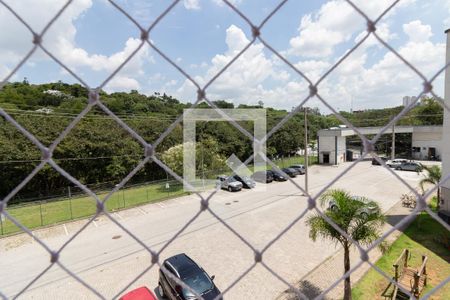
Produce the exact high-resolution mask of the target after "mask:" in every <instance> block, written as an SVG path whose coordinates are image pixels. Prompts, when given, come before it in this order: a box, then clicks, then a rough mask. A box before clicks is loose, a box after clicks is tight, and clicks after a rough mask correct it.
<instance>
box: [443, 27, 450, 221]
mask: <svg viewBox="0 0 450 300" xmlns="http://www.w3.org/2000/svg"><path fill="white" fill-rule="evenodd" d="M445 33H446V34H447V54H446V60H445V61H446V64H449V63H450V29H447V31H446V32H445ZM444 85H445V95H444V101H445V103H446V105H447V106H448V107H450V67H448V66H447V69H446V70H445V83H444ZM442 130H443V131H442V145H443V146H444V147H443V148H442V178H445V177H447V176H448V175H449V174H450V112H449V111H448V110H446V109H444V126H443V129H442ZM441 210H442V211H444V212H446V213H447V214H450V180H447V181H446V182H444V183H443V184H442V199H441Z"/></svg>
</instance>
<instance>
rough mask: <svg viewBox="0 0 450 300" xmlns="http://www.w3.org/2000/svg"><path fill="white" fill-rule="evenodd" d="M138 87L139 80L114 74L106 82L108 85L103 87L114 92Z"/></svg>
mask: <svg viewBox="0 0 450 300" xmlns="http://www.w3.org/2000/svg"><path fill="white" fill-rule="evenodd" d="M139 88H140V84H139V82H138V81H137V80H136V79H134V78H130V77H126V76H121V75H116V76H114V77H113V79H111V81H110V82H108V85H107V86H106V87H105V90H106V91H107V92H116V91H121V92H122V91H130V90H138V89H139Z"/></svg>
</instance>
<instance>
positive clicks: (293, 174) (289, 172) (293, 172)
mask: <svg viewBox="0 0 450 300" xmlns="http://www.w3.org/2000/svg"><path fill="white" fill-rule="evenodd" d="M281 171H283V172H284V173H286V174H287V175H288V176H289V177H292V178H293V177H297V175H300V173H299V172H298V171H297V170H296V169H292V168H283V169H281Z"/></svg>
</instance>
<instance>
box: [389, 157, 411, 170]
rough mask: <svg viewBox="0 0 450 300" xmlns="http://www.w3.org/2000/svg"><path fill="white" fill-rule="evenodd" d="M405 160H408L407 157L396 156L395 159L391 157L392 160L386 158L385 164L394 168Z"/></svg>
mask: <svg viewBox="0 0 450 300" xmlns="http://www.w3.org/2000/svg"><path fill="white" fill-rule="evenodd" d="M405 162H408V160H407V159H401V158H396V159H393V160H388V161H387V162H386V165H388V166H389V167H391V168H396V167H398V166H400V165H401V164H403V163H405Z"/></svg>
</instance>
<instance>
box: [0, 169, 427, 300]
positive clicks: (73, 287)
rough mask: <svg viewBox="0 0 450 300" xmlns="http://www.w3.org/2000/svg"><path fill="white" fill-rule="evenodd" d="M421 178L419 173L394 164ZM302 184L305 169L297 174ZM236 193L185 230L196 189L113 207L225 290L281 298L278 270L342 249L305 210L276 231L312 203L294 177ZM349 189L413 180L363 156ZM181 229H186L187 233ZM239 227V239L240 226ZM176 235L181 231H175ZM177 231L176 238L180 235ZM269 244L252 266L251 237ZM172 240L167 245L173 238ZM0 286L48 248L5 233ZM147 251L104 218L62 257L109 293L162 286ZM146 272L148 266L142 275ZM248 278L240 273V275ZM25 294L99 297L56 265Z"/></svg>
mask: <svg viewBox="0 0 450 300" xmlns="http://www.w3.org/2000/svg"><path fill="white" fill-rule="evenodd" d="M349 166H350V163H345V164H342V165H340V166H338V167H335V166H313V167H311V168H310V170H309V171H310V177H309V182H310V186H309V191H310V193H311V194H312V195H315V194H316V193H317V192H319V191H320V190H321V189H322V188H323V187H324V186H326V185H327V184H329V183H330V182H331V181H332V180H333V179H334V178H336V177H337V176H338V175H339V174H340V173H342V172H343V171H344V170H345V169H346V168H348V167H349ZM395 172H396V173H397V174H399V176H401V177H402V178H403V179H404V180H405V181H407V182H408V183H409V184H411V185H413V186H417V184H418V181H419V180H420V175H418V174H417V173H415V172H402V171H395ZM294 180H295V181H296V182H297V183H298V184H299V185H301V186H303V185H304V176H297V178H295V179H294ZM258 186H261V184H258V185H257V188H256V189H253V190H243V191H241V192H236V193H230V192H227V191H219V193H218V194H217V195H215V196H214V197H213V198H212V200H211V204H210V208H211V210H212V211H213V212H214V214H216V215H217V216H219V217H220V218H221V219H222V220H223V222H226V224H227V226H228V227H227V226H225V225H224V224H222V222H220V221H219V220H218V219H217V218H216V217H215V216H214V215H212V214H211V213H209V212H208V211H206V212H203V213H201V214H200V215H199V216H198V218H197V219H196V220H195V221H194V222H192V223H191V224H190V225H189V226H188V227H187V228H183V227H184V225H185V224H187V223H188V222H189V221H190V220H191V219H192V218H193V217H194V216H195V215H196V213H197V212H198V211H199V209H200V204H199V199H198V197H197V196H195V195H190V196H184V197H180V198H176V199H172V200H168V201H165V202H161V203H157V204H151V205H145V206H141V207H138V208H134V209H130V210H126V211H121V212H118V213H114V214H112V216H113V217H115V218H116V219H117V220H118V221H119V222H120V223H121V224H123V225H124V226H125V227H126V228H127V229H128V230H129V231H131V232H132V233H133V234H134V235H135V236H136V237H137V238H138V239H139V240H141V241H142V242H143V243H144V244H145V245H146V246H148V247H149V248H151V249H153V250H156V251H158V250H160V249H162V248H163V247H164V250H163V252H162V254H161V259H164V258H165V257H169V256H171V255H173V254H176V253H180V252H185V253H187V254H188V255H189V256H190V257H192V258H193V259H194V260H196V261H197V262H198V263H199V264H200V265H201V266H202V267H203V268H204V269H205V270H206V271H207V272H208V273H209V274H210V275H215V276H216V279H215V283H216V284H217V286H218V287H219V288H220V289H221V290H222V291H223V292H224V291H225V292H226V293H225V296H224V297H225V298H227V299H274V298H276V296H277V295H278V294H279V293H281V292H282V291H283V290H285V289H286V288H287V286H286V284H285V283H283V282H282V281H281V280H280V279H279V278H278V277H280V278H283V279H284V280H285V281H287V282H289V283H294V282H296V281H298V280H299V279H300V278H302V277H303V276H304V275H306V274H307V273H308V272H310V271H311V270H312V269H313V268H314V267H316V266H317V265H318V264H320V263H321V262H323V261H324V260H325V259H326V258H328V257H329V256H330V255H332V254H333V253H335V251H336V250H337V249H336V248H335V245H334V244H332V243H329V242H325V241H321V240H318V241H317V242H315V243H314V242H312V241H311V240H310V238H309V237H308V228H307V227H306V225H305V218H307V217H308V215H310V214H311V212H308V213H307V214H306V215H305V216H304V217H303V218H302V219H301V220H299V221H298V222H296V223H295V224H293V226H292V227H291V228H290V229H289V230H288V231H286V232H285V233H284V234H283V235H282V236H281V237H279V238H277V236H278V234H280V232H282V231H283V230H284V229H285V228H286V227H287V226H289V225H290V224H291V223H292V222H293V221H294V220H295V219H296V218H297V217H298V216H299V215H300V214H301V213H302V212H304V211H305V209H306V208H307V202H306V198H305V197H304V196H302V193H301V192H300V191H299V190H298V189H297V188H296V187H295V186H294V185H293V184H292V183H290V182H289V181H287V182H273V183H270V184H268V185H267V189H265V190H261V189H259V188H258ZM337 187H339V188H344V189H346V190H348V191H350V192H351V193H352V194H354V195H360V196H367V197H369V198H371V199H373V200H376V201H378V202H379V203H380V204H381V206H382V207H383V209H384V210H387V209H389V208H390V207H392V206H393V205H394V204H395V203H396V202H398V201H399V199H400V196H401V194H402V193H405V192H408V188H407V187H406V186H405V185H403V183H401V182H400V181H398V180H397V179H396V178H395V177H394V176H393V175H392V174H391V173H390V172H389V171H388V170H386V169H384V168H382V167H380V166H372V165H371V163H370V162H361V163H359V164H357V165H356V166H355V167H354V168H352V169H351V170H350V171H349V172H348V173H347V174H345V175H344V176H343V177H341V178H340V179H339V180H338V181H337V182H336V183H335V184H334V185H333V188H337ZM86 222H87V220H84V221H78V222H73V223H69V224H66V225H64V226H63V225H58V226H56V227H54V228H52V229H46V230H41V231H37V232H36V235H37V236H39V237H42V238H43V241H44V242H45V243H46V244H47V245H49V247H50V248H51V249H58V248H59V247H61V245H63V244H64V242H65V241H67V240H68V239H69V238H70V237H71V235H73V234H74V233H75V232H76V231H77V230H78V229H79V228H80V227H81V226H82V225H83V224H84V223H86ZM181 230H182V232H180V231H181ZM232 230H233V231H235V232H238V233H239V234H240V235H241V237H238V236H236V235H235V234H234V233H233V232H232ZM177 234H178V235H177ZM175 235H177V237H176V239H174V240H172V238H173V237H174V236H175ZM242 239H243V240H245V241H246V242H248V243H249V244H251V245H252V246H253V247H255V248H256V249H262V248H264V247H265V246H266V245H268V244H269V243H270V242H271V241H273V240H274V239H275V240H276V241H275V242H274V243H273V244H272V245H271V246H270V247H269V248H268V250H267V251H266V252H265V253H264V255H263V262H264V264H265V265H266V266H267V267H268V268H269V269H267V268H265V267H264V266H263V265H262V264H256V265H254V253H253V251H252V250H251V249H250V247H248V245H247V244H246V243H245V242H244V241H243V240H242ZM168 241H171V243H170V244H169V245H168V246H167V247H165V245H166V243H167V242H168ZM0 251H1V253H2V254H1V257H2V259H1V260H0V269H1V270H2V272H1V273H0V292H1V293H3V294H5V295H6V296H7V297H13V296H14V295H16V294H17V293H18V292H19V291H21V290H22V289H23V288H24V287H25V286H26V285H27V284H29V283H30V282H31V281H32V280H33V279H34V278H35V277H36V276H38V274H39V273H41V272H42V271H43V270H44V269H46V268H47V267H48V266H49V255H48V253H47V252H46V251H45V250H44V249H43V248H42V247H41V246H40V245H39V244H38V243H36V242H32V241H31V238H30V237H27V236H23V235H21V236H14V237H9V238H5V239H2V240H0ZM150 260H151V257H150V255H149V253H148V252H147V251H146V250H145V249H144V248H143V247H142V246H141V245H140V244H139V243H137V242H136V241H135V240H134V239H132V238H131V237H129V236H128V235H127V233H125V232H124V231H123V230H121V229H120V228H119V227H117V225H115V224H114V223H112V222H111V221H109V220H107V219H106V218H105V217H100V218H98V219H97V220H96V221H95V222H93V223H92V224H90V225H89V226H88V227H87V228H86V229H85V230H84V231H83V232H82V233H81V234H80V235H79V236H77V237H76V238H75V239H74V240H73V241H72V242H71V243H70V244H69V245H68V246H67V247H66V248H65V249H64V250H63V251H62V253H61V256H60V262H61V263H62V264H63V265H64V266H65V267H66V268H67V269H69V270H70V271H71V272H73V273H75V274H77V276H79V277H80V278H81V279H82V280H83V281H85V282H86V283H87V284H89V285H90V286H92V287H93V288H95V289H96V290H97V291H98V292H99V293H100V294H102V295H103V296H104V297H105V298H112V297H113V296H115V295H116V294H117V293H119V292H120V291H121V290H122V289H124V288H125V287H126V286H127V285H128V283H129V282H130V281H132V280H133V279H134V278H136V277H137V276H139V275H142V276H141V277H140V278H139V279H138V280H137V281H136V282H135V283H134V284H133V285H132V287H137V286H140V285H147V286H148V287H150V288H152V289H155V288H156V287H157V284H158V267H157V266H154V267H153V268H151V269H150V270H148V271H147V272H145V273H143V272H144V271H145V270H146V269H147V268H148V267H149V266H150V264H151V262H150ZM142 273H143V274H142ZM241 276H242V277H241ZM22 298H23V299H96V298H97V296H96V295H94V294H93V293H92V292H90V291H89V290H88V289H86V288H85V287H84V286H83V285H81V284H80V283H78V282H77V281H76V280H75V279H74V278H72V277H71V276H70V275H69V274H67V273H66V272H65V271H63V270H62V269H61V268H60V267H59V266H57V265H54V266H53V267H52V268H51V269H50V270H49V271H48V272H46V273H45V274H44V275H43V276H42V277H41V278H40V279H38V280H37V281H36V282H34V284H33V285H32V286H31V287H30V288H29V289H28V290H27V292H25V293H24V294H23V295H22Z"/></svg>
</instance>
